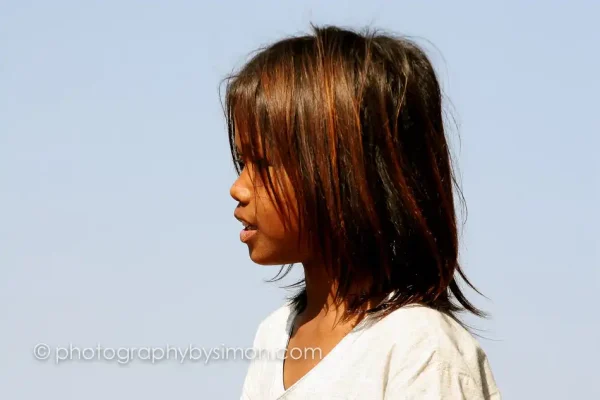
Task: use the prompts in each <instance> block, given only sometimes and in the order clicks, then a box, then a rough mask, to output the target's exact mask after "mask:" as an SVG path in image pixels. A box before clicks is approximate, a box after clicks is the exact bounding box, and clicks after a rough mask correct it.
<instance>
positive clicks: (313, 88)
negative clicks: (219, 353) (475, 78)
mask: <svg viewBox="0 0 600 400" xmlns="http://www.w3.org/2000/svg"><path fill="white" fill-rule="evenodd" d="M225 108H226V116H227V123H228V131H229V139H230V147H231V153H232V156H233V158H234V160H235V163H236V169H237V172H238V175H239V177H238V178H237V180H236V181H235V183H234V184H233V186H232V187H231V196H232V197H233V198H234V199H235V200H236V201H237V202H238V205H237V207H236V209H235V217H236V218H237V219H238V220H239V221H241V222H242V223H243V225H244V229H243V231H242V232H241V235H240V238H241V241H242V242H244V243H245V244H246V245H247V246H248V250H249V253H250V258H251V259H252V260H253V261H254V262H256V263H258V264H263V265H285V264H290V267H291V264H296V263H299V264H302V266H303V268H304V277H305V278H304V280H303V282H301V283H300V285H299V286H300V290H299V291H298V292H297V293H296V294H295V295H294V296H293V297H292V298H291V299H290V301H289V302H288V303H287V304H285V305H283V306H281V307H280V308H279V309H277V310H276V311H274V312H273V313H271V314H270V315H269V316H268V317H267V318H266V319H265V320H264V321H263V322H262V323H261V324H260V326H259V327H258V332H257V334H256V337H255V341H254V348H255V349H256V350H257V351H256V353H255V354H256V355H257V357H255V358H254V359H253V361H252V362H251V364H250V367H249V370H248V373H247V376H246V379H245V382H244V387H243V394H242V399H252V400H265V399H288V400H292V399H500V393H499V391H498V389H497V388H496V385H495V382H494V378H493V376H492V373H491V370H490V367H489V363H488V361H487V358H486V356H485V354H484V352H483V351H482V349H481V347H480V346H479V345H478V342H477V341H476V340H475V339H474V337H473V336H472V335H471V334H470V333H469V332H468V331H467V329H466V328H465V327H464V326H463V324H462V323H461V322H460V321H459V320H458V319H457V316H456V315H457V313H458V312H460V311H468V312H471V313H473V314H475V315H478V316H482V315H483V314H482V312H481V311H479V310H478V309H477V308H476V307H475V306H473V305H472V304H471V303H470V302H469V301H468V300H467V299H466V298H465V295H464V294H463V292H462V291H461V289H460V288H459V285H458V283H457V280H456V277H457V276H459V277H461V278H462V279H463V280H464V281H465V282H466V283H467V284H468V285H471V284H470V283H469V281H468V280H467V279H466V277H465V275H464V274H463V272H462V271H461V269H460V266H459V264H458V247H459V244H458V238H457V222H456V215H455V208H454V193H453V183H454V179H453V174H452V169H451V163H450V156H449V149H448V144H447V142H446V137H445V133H444V126H443V117H442V105H441V94H440V87H439V84H438V81H437V78H436V74H435V72H434V70H433V68H432V66H431V64H430V62H429V60H428V59H427V57H426V56H425V54H424V53H423V51H421V50H420V49H419V48H418V47H417V46H416V45H414V44H413V43H411V42H409V41H407V40H404V39H400V38H395V37H392V36H388V35H383V34H377V33H368V34H359V33H356V32H353V31H348V30H343V29H340V28H336V27H326V28H314V31H313V34H312V35H308V36H301V37H293V38H288V39H285V40H281V41H279V42H277V43H275V44H273V45H271V46H269V47H268V48H266V49H264V50H262V51H260V52H259V53H258V54H256V55H255V56H254V57H253V58H252V59H251V60H250V61H249V62H248V63H247V64H246V65H245V66H244V67H243V68H242V69H241V70H240V71H239V72H238V73H237V74H235V75H233V76H232V77H230V78H229V80H228V84H227V92H226V99H225ZM471 287H472V286H471ZM279 350H283V352H281V351H279ZM274 354H275V355H277V356H273V355H274Z"/></svg>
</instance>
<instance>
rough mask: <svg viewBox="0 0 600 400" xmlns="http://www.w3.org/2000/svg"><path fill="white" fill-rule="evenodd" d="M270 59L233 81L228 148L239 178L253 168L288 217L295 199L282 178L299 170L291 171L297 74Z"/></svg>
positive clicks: (228, 108)
mask: <svg viewBox="0 0 600 400" xmlns="http://www.w3.org/2000/svg"><path fill="white" fill-rule="evenodd" d="M268 55H269V54H268V52H266V53H263V54H261V55H259V56H260V57H259V56H257V57H255V58H254V59H253V60H251V61H250V62H249V63H248V64H247V65H246V66H245V68H244V69H243V70H242V71H240V72H239V73H238V74H236V75H234V76H232V77H230V78H229V82H228V84H227V91H226V98H225V112H226V119H227V127H228V136H229V145H230V151H231V156H232V159H233V161H234V164H235V169H236V172H237V173H238V174H241V172H242V169H243V168H242V166H243V164H242V162H243V163H251V164H252V169H253V172H254V173H253V176H257V175H258V176H259V177H260V180H261V182H262V184H264V185H265V186H267V189H268V190H267V191H268V193H269V196H270V197H271V199H272V200H273V202H274V204H275V205H276V207H277V209H278V210H279V211H280V213H281V214H282V215H283V216H288V215H289V213H288V212H283V211H284V205H286V206H288V207H289V206H290V205H291V204H290V200H291V198H290V197H289V196H288V191H286V190H284V187H285V186H284V182H283V177H284V176H286V175H287V174H288V173H289V171H294V170H295V169H297V168H294V167H293V166H290V165H289V162H290V161H291V157H290V155H291V154H293V151H292V150H293V149H292V146H293V140H292V138H293V132H294V127H293V121H294V117H293V115H294V110H293V95H294V75H295V71H294V68H293V65H292V64H290V63H289V62H288V63H286V60H287V58H286V57H277V58H273V57H271V58H269V57H268ZM238 146H239V147H238ZM255 184H256V182H255ZM282 194H283V196H281V195H282ZM288 219H289V218H285V220H288ZM288 222H289V221H288Z"/></svg>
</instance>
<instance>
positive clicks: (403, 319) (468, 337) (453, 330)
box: [373, 305, 498, 399]
mask: <svg viewBox="0 0 600 400" xmlns="http://www.w3.org/2000/svg"><path fill="white" fill-rule="evenodd" d="M373 331H374V332H375V334H376V336H377V337H378V341H379V342H380V343H381V342H385V343H387V346H388V349H389V365H388V372H389V374H388V375H389V376H388V379H390V381H391V382H393V385H396V386H398V385H399V386H403V385H409V384H410V383H411V382H412V383H413V388H416V387H419V385H418V384H417V383H416V382H417V381H420V382H422V384H423V385H424V387H429V389H427V390H434V389H435V386H436V385H435V384H434V383H436V382H438V383H439V384H442V385H444V386H445V387H455V388H456V390H463V391H465V390H471V391H475V392H477V393H481V396H482V397H481V398H483V399H489V398H497V397H493V396H494V393H497V392H498V389H497V388H496V384H495V381H494V378H493V375H492V372H491V368H490V365H489V362H488V359H487V356H486V354H485V352H484V351H483V349H482V347H481V346H480V344H479V342H478V341H477V340H476V339H475V337H473V335H472V334H471V333H470V332H469V331H468V330H467V329H465V328H464V327H463V326H462V325H461V324H459V323H458V322H457V321H456V320H454V319H453V318H452V317H450V316H449V315H447V314H444V313H442V312H440V311H437V310H434V309H431V308H429V307H426V306H420V305H414V306H407V307H403V308H400V309H398V310H395V311H394V312H392V313H391V314H389V315H388V316H386V317H385V318H383V319H382V320H380V321H379V322H377V323H376V324H375V325H374V326H373ZM402 390H404V389H402ZM496 396H498V395H496ZM475 398H479V397H475Z"/></svg>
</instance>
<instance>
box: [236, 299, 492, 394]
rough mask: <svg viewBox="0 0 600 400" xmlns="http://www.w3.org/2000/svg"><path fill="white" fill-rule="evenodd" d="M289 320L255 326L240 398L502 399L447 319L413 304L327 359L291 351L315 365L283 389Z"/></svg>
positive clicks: (363, 330) (278, 315)
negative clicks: (317, 361)
mask: <svg viewBox="0 0 600 400" xmlns="http://www.w3.org/2000/svg"><path fill="white" fill-rule="evenodd" d="M293 319H294V314H293V312H292V309H291V307H290V306H288V305H284V306H282V307H280V308H279V309H277V310H276V311H274V312H272V313H271V314H270V315H269V316H268V317H267V318H266V319H265V320H264V321H263V322H262V323H261V324H260V325H259V327H258V331H257V333H256V337H255V339H254V345H253V348H254V355H255V357H254V358H253V360H252V361H251V363H250V366H249V368H248V372H247V375H246V379H245V381H244V386H243V392H242V396H241V399H242V400H275V399H281V400H283V399H285V400H296V399H298V400H300V399H302V400H311V399H326V400H336V399H337V400H340V399H344V400H347V399H361V400H365V399H368V400H375V399H382V400H399V399H406V400H407V399H426V400H427V399H452V400H454V399H456V400H460V399H465V400H484V399H485V400H500V399H501V396H500V392H499V390H498V388H497V387H496V383H495V381H494V378H493V376H492V372H491V369H490V365H489V363H488V359H487V357H486V355H485V353H484V352H483V350H482V349H481V347H480V346H479V343H478V342H477V341H476V340H475V338H474V337H473V336H472V335H471V334H470V333H469V332H468V331H467V330H466V329H464V328H463V327H462V326H460V325H459V324H458V323H457V322H456V321H454V320H453V319H452V318H450V317H448V316H446V315H445V314H443V313H441V312H439V311H436V310H433V309H431V308H428V307H425V306H419V305H412V306H407V307H403V308H400V309H398V310H395V311H393V312H392V313H391V314H389V315H388V316H386V317H384V318H383V319H381V320H379V321H374V322H373V321H368V320H364V322H363V323H361V324H358V325H357V326H356V327H355V328H354V330H352V332H350V333H349V334H348V335H346V336H345V337H344V338H343V339H342V340H341V341H340V342H339V343H338V344H337V346H335V347H334V348H333V349H332V350H331V351H330V352H329V353H328V354H326V355H325V356H323V357H321V354H320V353H319V351H318V349H315V350H314V352H310V351H307V352H305V353H302V350H300V349H295V350H293V351H290V352H289V353H288V354H287V357H295V358H299V357H300V356H302V357H307V356H308V357H311V356H313V355H314V356H315V357H318V358H320V359H321V361H320V362H319V363H318V364H317V365H316V366H315V367H313V369H311V370H310V371H309V372H308V373H307V374H306V375H304V376H303V377H302V378H301V379H300V380H298V381H297V382H296V383H295V384H294V385H292V386H290V387H289V388H288V389H287V390H285V389H284V386H283V361H284V360H283V359H284V354H285V349H286V348H287V344H288V341H289V335H290V332H291V327H292V323H293Z"/></svg>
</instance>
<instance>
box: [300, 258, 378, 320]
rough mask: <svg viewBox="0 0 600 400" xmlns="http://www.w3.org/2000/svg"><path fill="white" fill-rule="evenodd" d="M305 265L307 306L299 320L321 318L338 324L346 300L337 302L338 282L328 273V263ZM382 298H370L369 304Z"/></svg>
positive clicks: (373, 303)
mask: <svg viewBox="0 0 600 400" xmlns="http://www.w3.org/2000/svg"><path fill="white" fill-rule="evenodd" d="M303 267H304V280H305V284H306V307H305V308H304V310H303V311H302V312H301V314H300V315H299V321H300V322H308V321H311V320H318V319H320V320H327V321H332V322H333V324H334V325H337V324H338V323H339V322H340V320H341V319H342V317H343V315H344V313H345V311H346V309H347V305H346V302H344V301H341V302H339V301H338V302H336V300H335V294H336V291H337V288H338V282H337V281H336V280H335V279H333V278H331V277H330V276H329V275H328V274H327V272H326V271H327V268H326V265H325V264H324V263H322V262H304V263H303ZM353 294H354V292H353V291H351V292H350V293H348V295H349V296H352V295H353ZM381 300H383V297H381V298H378V299H370V300H369V301H368V303H367V306H369V307H372V306H374V305H375V304H377V303H378V302H379V301H381ZM359 319H360V316H357V318H352V319H351V320H350V321H348V322H349V323H351V324H353V323H356V322H358V321H359ZM344 324H345V323H344ZM344 324H343V325H344Z"/></svg>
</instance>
